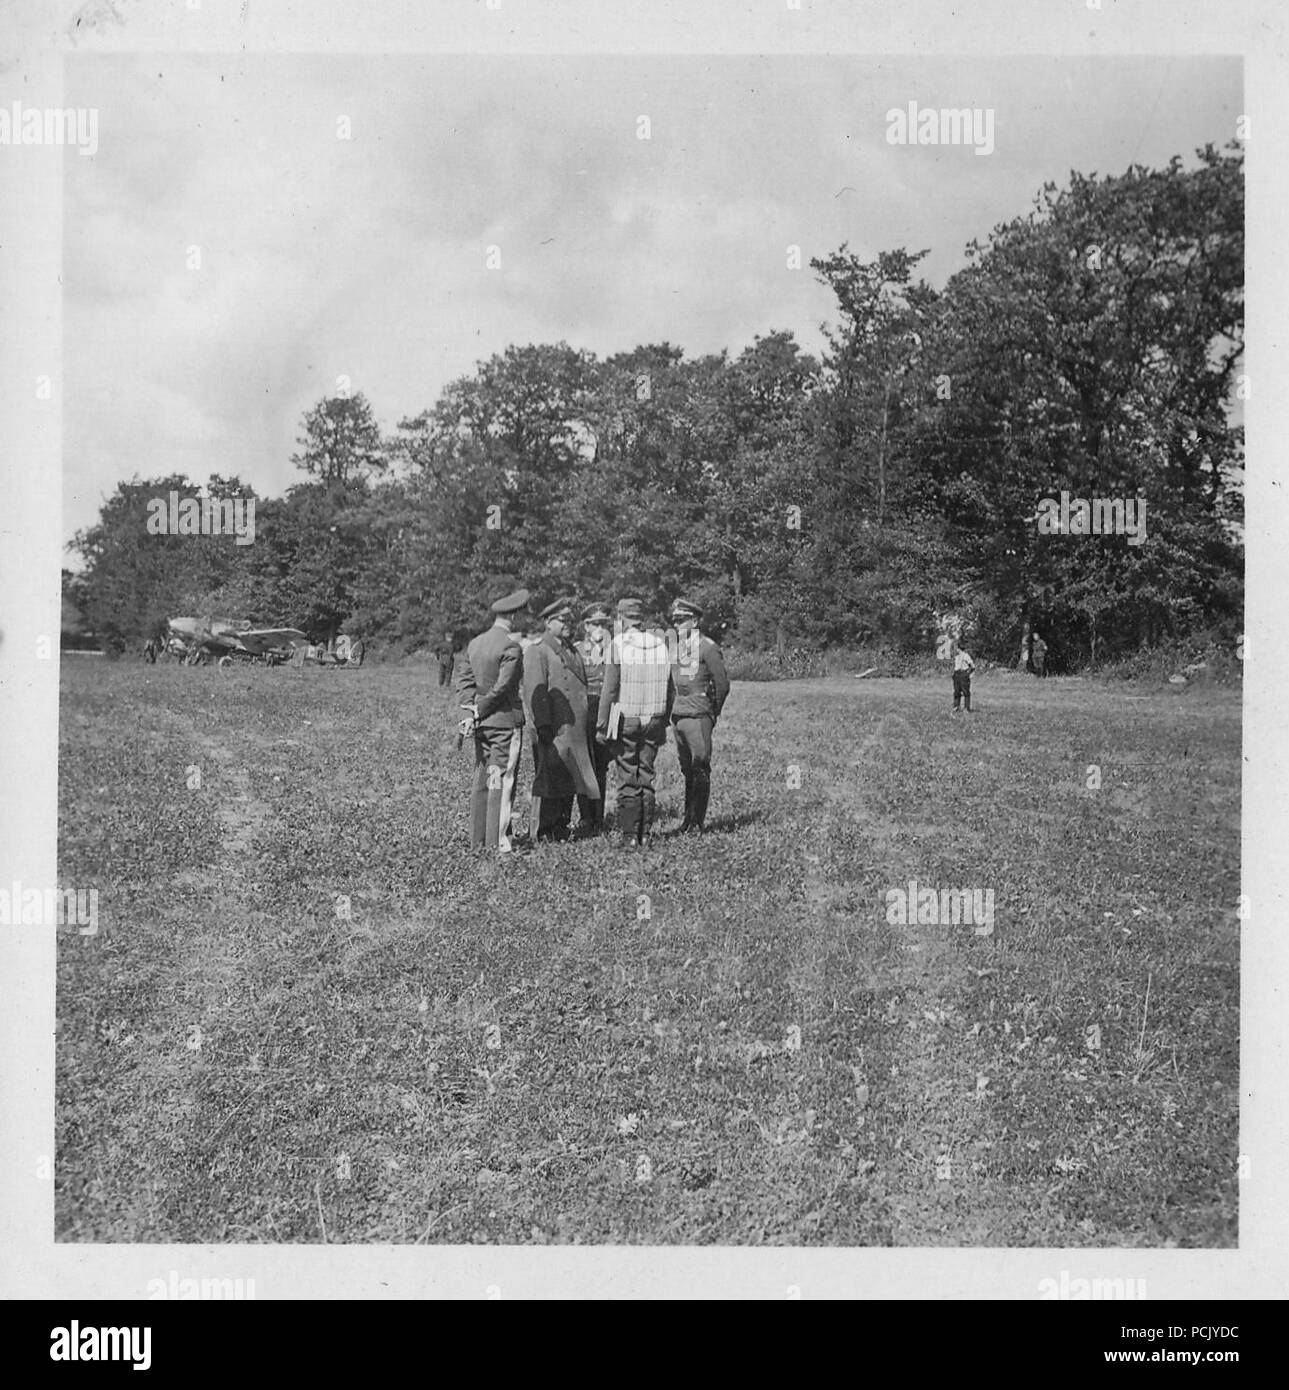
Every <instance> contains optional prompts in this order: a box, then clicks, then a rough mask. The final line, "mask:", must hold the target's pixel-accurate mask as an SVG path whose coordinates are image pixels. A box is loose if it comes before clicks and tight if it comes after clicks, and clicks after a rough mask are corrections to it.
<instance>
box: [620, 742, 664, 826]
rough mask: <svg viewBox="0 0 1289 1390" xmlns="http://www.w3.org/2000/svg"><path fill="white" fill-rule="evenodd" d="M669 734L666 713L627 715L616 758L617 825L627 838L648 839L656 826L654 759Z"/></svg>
mask: <svg viewBox="0 0 1289 1390" xmlns="http://www.w3.org/2000/svg"><path fill="white" fill-rule="evenodd" d="M666 738H667V722H666V719H665V717H664V716H663V715H661V714H658V715H655V716H654V717H653V718H652V719H636V718H627V717H624V718H623V720H622V731H621V735H620V737H619V738H618V743H617V750H616V756H615V761H616V763H617V765H618V829H619V831H621V833H622V835H623V838H624V839H627V840H645V839H647V838H648V836H649V832H650V830H651V829H652V828H653V810H654V792H653V777H654V762H655V761H656V759H657V757H658V750H659V748H661V747H662V745H663V743H664V742H665V741H666Z"/></svg>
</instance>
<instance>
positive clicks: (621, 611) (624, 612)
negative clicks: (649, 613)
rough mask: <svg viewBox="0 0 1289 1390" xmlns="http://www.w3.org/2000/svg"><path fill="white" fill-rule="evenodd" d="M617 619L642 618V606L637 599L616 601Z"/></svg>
mask: <svg viewBox="0 0 1289 1390" xmlns="http://www.w3.org/2000/svg"><path fill="white" fill-rule="evenodd" d="M618 617H619V618H643V617H644V604H643V603H641V602H640V600H639V599H638V598H620V599H619V600H618Z"/></svg>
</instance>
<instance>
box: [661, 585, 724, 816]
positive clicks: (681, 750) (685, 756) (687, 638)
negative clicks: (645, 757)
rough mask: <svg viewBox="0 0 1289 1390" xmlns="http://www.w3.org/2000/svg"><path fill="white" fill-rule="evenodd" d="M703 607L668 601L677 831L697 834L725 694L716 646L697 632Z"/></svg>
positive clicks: (685, 601) (708, 789)
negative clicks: (679, 812)
mask: <svg viewBox="0 0 1289 1390" xmlns="http://www.w3.org/2000/svg"><path fill="white" fill-rule="evenodd" d="M702 616H703V610H702V609H701V608H700V607H699V606H698V605H697V604H696V603H691V602H690V601H689V600H688V599H683V598H678V599H677V600H676V601H675V602H674V603H673V604H672V605H671V620H672V622H673V623H674V624H675V626H676V645H675V649H674V652H673V656H672V668H671V675H672V680H673V681H674V682H675V686H676V699H675V703H674V704H673V705H672V710H671V722H672V727H673V728H674V729H675V732H676V755H677V757H678V758H679V759H680V770H681V772H682V773H684V775H685V818H684V820H683V821H682V822H681V826H680V828H681V830H682V831H687V830H695V831H698V832H700V833H701V831H702V829H703V821H704V820H705V818H706V816H707V801H708V798H709V797H710V796H711V790H712V730H713V729H714V728H715V727H716V721H717V720H718V719H719V718H720V717H721V709H722V707H723V706H724V704H725V700H726V697H727V696H728V695H729V693H730V682H729V677H728V676H727V675H726V674H725V659H724V657H723V656H722V655H721V649H720V648H719V647H718V646H717V645H716V643H715V642H713V641H712V639H711V638H710V637H704V636H703V634H702V633H701V632H699V630H698V622H699V619H700V618H701V617H702Z"/></svg>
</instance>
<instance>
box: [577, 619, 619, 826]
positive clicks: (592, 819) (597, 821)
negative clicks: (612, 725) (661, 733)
mask: <svg viewBox="0 0 1289 1390" xmlns="http://www.w3.org/2000/svg"><path fill="white" fill-rule="evenodd" d="M612 641H613V614H612V613H610V612H609V610H608V609H607V608H606V607H605V606H604V605H603V604H602V603H593V604H591V606H590V607H589V608H587V609H586V610H585V612H584V613H583V614H582V640H581V641H580V642H578V643H577V653H578V655H579V656H580V657H581V658H582V665H583V667H584V668H585V670H586V731H587V745H588V750H589V752H590V754H591V762H592V764H593V766H594V767H595V783H596V786H598V787H599V789H600V799H599V800H598V801H595V800H592V798H591V797H589V796H579V797H578V799H577V809H578V816H579V818H580V819H579V825H585V826H586V827H587V830H588V832H589V833H592V834H594V833H596V832H598V831H600V830H602V829H603V828H604V794H605V790H606V789H607V787H608V780H609V762H610V758H609V750H608V748H607V746H606V745H605V744H603V743H597V742H596V741H595V726H596V722H597V720H598V719H599V714H600V692H601V691H602V690H603V689H604V666H605V663H606V662H607V661H608V659H609V645H610V643H611V642H612Z"/></svg>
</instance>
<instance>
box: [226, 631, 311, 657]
mask: <svg viewBox="0 0 1289 1390" xmlns="http://www.w3.org/2000/svg"><path fill="white" fill-rule="evenodd" d="M237 640H238V641H239V642H240V643H241V644H242V646H244V647H245V648H246V650H247V651H248V652H251V653H252V654H253V655H255V656H263V655H264V653H265V652H270V651H273V650H274V649H276V648H278V647H293V646H295V645H296V644H297V643H300V642H305V643H307V642H308V640H309V639H308V638H307V637H306V636H305V635H304V633H303V632H301V631H300V629H299V628H298V627H258V628H251V629H249V630H248V631H246V632H239V633H238V634H237Z"/></svg>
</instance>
